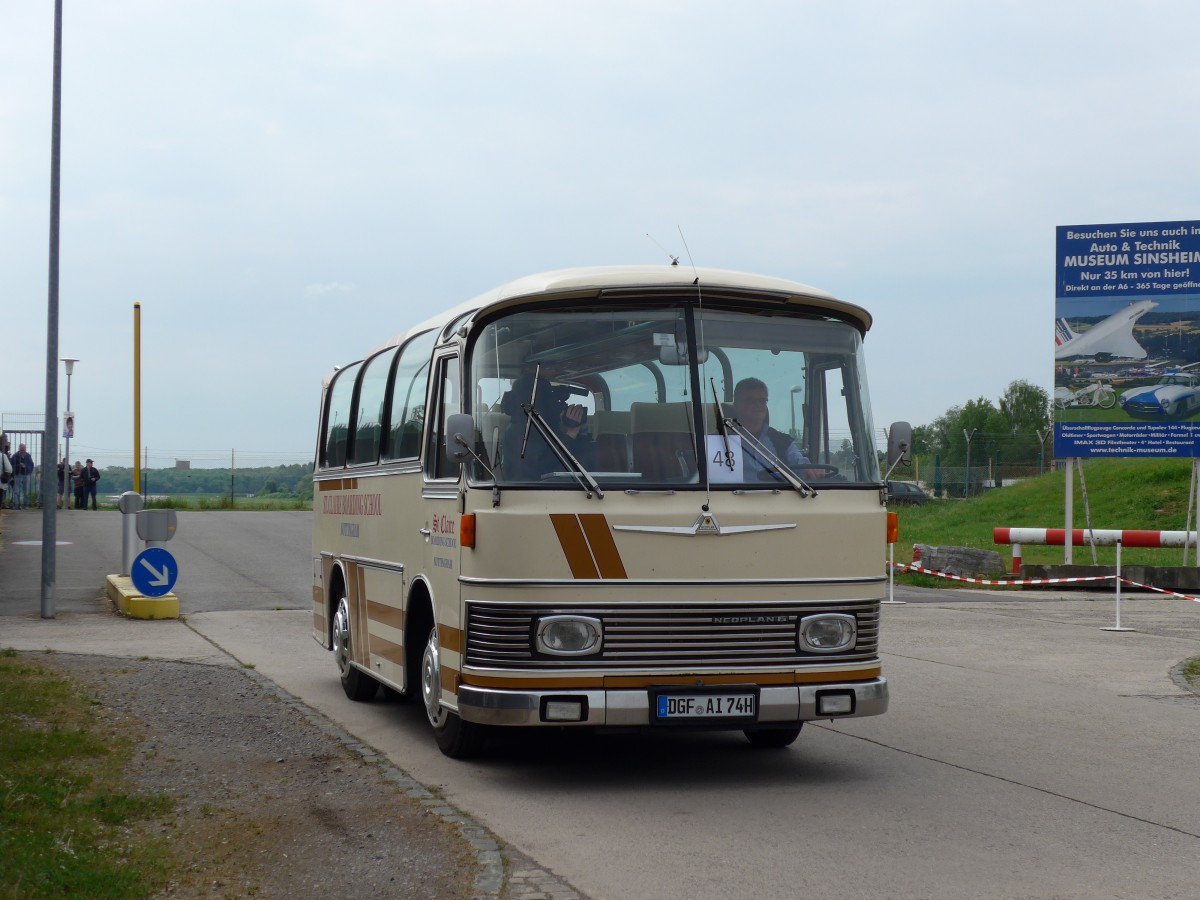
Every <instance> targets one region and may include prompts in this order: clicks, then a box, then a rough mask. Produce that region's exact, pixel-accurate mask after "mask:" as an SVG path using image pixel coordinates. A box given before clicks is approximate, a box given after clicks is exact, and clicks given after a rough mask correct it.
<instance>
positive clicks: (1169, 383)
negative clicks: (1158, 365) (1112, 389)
mask: <svg viewBox="0 0 1200 900" xmlns="http://www.w3.org/2000/svg"><path fill="white" fill-rule="evenodd" d="M1119 402H1120V404H1121V409H1123V410H1125V412H1126V413H1127V414H1128V415H1129V416H1131V417H1132V418H1135V419H1186V418H1188V417H1190V416H1191V415H1192V414H1193V413H1195V412H1196V411H1197V410H1198V409H1200V375H1197V374H1196V373H1194V372H1183V371H1179V372H1166V373H1164V374H1163V375H1162V377H1161V378H1159V379H1158V381H1157V382H1155V383H1154V384H1150V385H1142V386H1141V387H1135V388H1130V389H1129V390H1127V391H1123V392H1122V393H1121V396H1120V400H1119Z"/></svg>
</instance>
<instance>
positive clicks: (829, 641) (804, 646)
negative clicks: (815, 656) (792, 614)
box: [797, 613, 858, 653]
mask: <svg viewBox="0 0 1200 900" xmlns="http://www.w3.org/2000/svg"><path fill="white" fill-rule="evenodd" d="M797 635H798V638H799V645H800V649H801V650H803V651H806V652H808V653H837V652H838V651H839V650H846V649H848V648H850V647H853V646H854V641H855V638H857V637H858V623H857V622H856V621H855V619H854V616H848V615H845V614H843V613H827V614H825V615H817V616H805V617H804V618H803V619H801V620H800V627H799V629H798V630H797Z"/></svg>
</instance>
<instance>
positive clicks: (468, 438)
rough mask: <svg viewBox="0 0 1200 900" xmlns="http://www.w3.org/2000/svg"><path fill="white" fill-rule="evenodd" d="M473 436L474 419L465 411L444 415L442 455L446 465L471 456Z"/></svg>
mask: <svg viewBox="0 0 1200 900" xmlns="http://www.w3.org/2000/svg"><path fill="white" fill-rule="evenodd" d="M474 436H475V420H474V419H473V418H471V416H469V415H467V414H466V413H453V414H451V415H449V416H446V429H445V438H446V443H445V444H444V445H443V450H442V457H443V459H444V460H445V462H446V465H448V466H455V465H458V464H459V463H461V462H466V461H467V459H468V457H470V456H471V442H472V440H473V439H474Z"/></svg>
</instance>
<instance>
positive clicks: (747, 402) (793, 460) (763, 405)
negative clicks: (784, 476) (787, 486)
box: [733, 378, 819, 481]
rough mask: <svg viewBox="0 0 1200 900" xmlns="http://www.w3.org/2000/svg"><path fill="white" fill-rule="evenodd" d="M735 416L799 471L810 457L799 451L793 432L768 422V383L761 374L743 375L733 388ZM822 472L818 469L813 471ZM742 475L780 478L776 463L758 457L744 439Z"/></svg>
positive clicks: (749, 430)
mask: <svg viewBox="0 0 1200 900" xmlns="http://www.w3.org/2000/svg"><path fill="white" fill-rule="evenodd" d="M733 417H734V418H735V419H737V420H738V423H739V424H740V425H741V426H742V427H743V428H745V429H746V430H747V431H748V432H750V434H751V435H752V436H754V437H755V438H756V439H757V440H758V441H759V443H761V444H763V445H764V446H766V447H769V448H770V449H771V450H773V451H774V452H775V455H776V456H777V457H779V459H780V460H781V461H783V462H784V463H786V464H787V466H788V468H789V469H791V470H792V471H793V472H796V473H797V474H799V473H800V470H801V469H802V468H803V467H804V465H805V464H806V463H808V462H810V460H809V459H808V457H807V456H805V455H804V454H803V453H801V452H800V448H799V447H797V446H796V442H795V441H794V440H792V438H791V436H790V435H787V434H784V433H783V432H782V431H779V430H777V429H775V428H772V427H771V426H770V425H768V424H767V418H768V413H767V385H766V384H765V383H764V382H763V381H762V380H761V379H758V378H743V379H742V380H741V381H739V382H738V383H737V384H736V385H734V388H733ZM814 474H819V473H814ZM742 477H743V478H745V480H746V481H769V480H775V481H778V480H780V477H779V475H777V474H776V473H775V472H774V471H773V466H772V465H771V464H770V463H769V462H766V461H764V460H762V459H760V458H759V456H758V454H757V453H755V452H754V448H752V447H750V446H747V445H745V444H744V443H743V447H742Z"/></svg>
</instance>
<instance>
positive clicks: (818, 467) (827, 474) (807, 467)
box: [795, 463, 838, 478]
mask: <svg viewBox="0 0 1200 900" xmlns="http://www.w3.org/2000/svg"><path fill="white" fill-rule="evenodd" d="M795 468H796V474H798V475H799V476H800V477H801V478H803V477H804V476H805V475H808V474H809V473H810V472H815V473H816V477H817V478H833V477H834V476H835V475H837V473H838V467H837V466H830V465H826V464H825V463H801V464H800V465H798V466H796V467H795Z"/></svg>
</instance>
